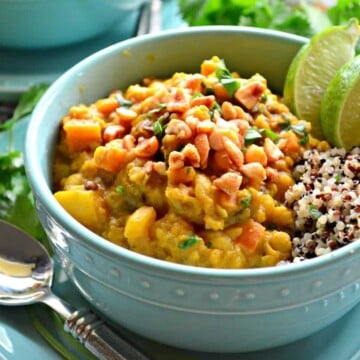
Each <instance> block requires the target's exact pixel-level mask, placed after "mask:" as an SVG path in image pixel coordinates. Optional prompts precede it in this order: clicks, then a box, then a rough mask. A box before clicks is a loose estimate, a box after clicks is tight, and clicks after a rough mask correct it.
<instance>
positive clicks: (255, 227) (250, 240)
mask: <svg viewBox="0 0 360 360" xmlns="http://www.w3.org/2000/svg"><path fill="white" fill-rule="evenodd" d="M264 235H265V228H264V227H263V226H262V225H261V224H260V223H258V222H256V221H254V220H252V219H249V220H247V221H246V222H245V223H244V224H243V226H242V233H241V235H240V236H239V237H238V238H237V239H236V242H237V243H239V244H240V245H241V246H242V247H244V248H245V249H246V250H247V251H249V252H250V253H253V252H254V251H255V249H256V247H257V245H258V244H259V242H260V241H261V240H262V239H263V238H264Z"/></svg>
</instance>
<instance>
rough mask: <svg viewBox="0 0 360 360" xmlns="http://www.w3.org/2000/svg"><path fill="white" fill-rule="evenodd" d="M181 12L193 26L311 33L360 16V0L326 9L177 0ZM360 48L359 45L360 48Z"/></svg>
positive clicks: (276, 2) (273, 1)
mask: <svg viewBox="0 0 360 360" xmlns="http://www.w3.org/2000/svg"><path fill="white" fill-rule="evenodd" d="M178 3H179V9H180V13H181V15H182V17H183V19H184V20H185V21H186V22H187V23H188V24H189V25H190V26H198V25H246V26H253V27H260V28H268V29H276V30H280V31H285V32H290V33H293V34H297V35H302V36H306V37H312V36H313V35H315V34H317V33H319V32H320V31H322V30H324V29H325V28H327V27H329V26H332V25H339V24H344V23H346V22H347V21H348V20H349V19H351V18H353V17H355V18H358V19H360V3H359V1H358V0H339V1H337V2H336V4H334V5H333V6H331V7H329V8H328V9H327V10H325V9H321V8H320V7H319V6H318V5H316V4H309V3H308V2H306V1H300V2H298V3H297V5H294V4H290V2H286V1H282V0H261V1H258V0H247V1H233V0H231V1H230V0H207V1H204V0H178ZM359 50H360V49H359Z"/></svg>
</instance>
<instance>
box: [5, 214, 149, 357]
mask: <svg viewBox="0 0 360 360" xmlns="http://www.w3.org/2000/svg"><path fill="white" fill-rule="evenodd" d="M53 275H54V267H53V261H52V259H51V258H50V256H49V254H48V252H47V251H46V249H45V248H44V247H43V246H42V245H41V244H40V243H39V242H38V241H36V240H35V239H34V238H32V237H31V236H29V235H28V234H26V233H25V232H23V231H22V230H20V229H19V228H17V227H15V226H13V225H11V224H9V223H7V222H4V221H0V305H29V304H35V303H38V302H42V303H45V304H47V305H48V306H50V307H51V308H52V309H53V310H55V311H56V312H57V313H59V314H60V316H61V317H62V318H63V319H64V320H65V326H64V327H65V330H66V331H67V332H69V333H71V334H72V336H73V337H74V338H75V339H77V340H78V341H80V342H81V343H83V344H84V346H85V347H86V348H87V349H88V350H89V351H90V352H91V353H92V354H94V355H95V356H96V357H98V358H99V359H106V360H107V359H112V360H116V359H121V360H125V359H128V360H146V359H148V357H146V356H145V355H144V354H142V353H141V352H140V351H139V350H138V349H136V348H135V347H133V346H132V345H131V344H130V343H129V342H127V341H126V340H124V339H122V338H120V337H119V336H118V335H117V334H115V333H114V332H113V331H112V330H111V329H110V328H109V327H108V326H107V325H106V324H105V323H104V321H102V320H101V319H100V318H99V317H98V316H97V315H95V314H94V313H93V312H92V311H91V310H89V309H82V310H75V309H74V308H73V307H72V306H70V305H69V304H68V303H66V302H65V301H64V300H62V299H60V298H59V297H57V296H56V295H54V294H53V293H52V292H51V285H52V280H53Z"/></svg>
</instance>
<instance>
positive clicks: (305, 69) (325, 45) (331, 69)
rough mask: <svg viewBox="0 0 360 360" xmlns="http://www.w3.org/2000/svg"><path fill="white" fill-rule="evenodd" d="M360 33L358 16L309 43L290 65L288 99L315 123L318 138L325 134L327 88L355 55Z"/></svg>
mask: <svg viewBox="0 0 360 360" xmlns="http://www.w3.org/2000/svg"><path fill="white" fill-rule="evenodd" d="M359 36H360V27H359V23H358V20H357V19H351V20H350V21H349V23H348V24H346V25H341V26H332V27H330V28H327V29H326V30H324V31H322V32H321V33H319V34H318V35H316V36H314V37H313V38H312V39H311V40H310V41H309V42H308V43H307V44H305V45H304V46H303V47H302V49H301V50H300V51H299V53H298V54H297V56H296V57H295V58H294V60H293V62H292V63H291V65H290V68H289V70H288V73H287V77H286V79H285V85H284V102H285V104H286V105H288V106H289V108H290V110H291V111H292V112H293V113H294V114H295V115H297V116H298V117H299V118H301V119H304V120H307V121H309V122H310V123H311V125H312V134H313V135H314V136H315V137H317V138H320V139H321V138H323V137H324V135H323V133H322V130H321V125H320V106H321V101H322V98H323V95H324V93H325V90H326V88H327V86H328V84H329V82H330V81H331V79H332V78H333V76H334V75H335V74H336V72H337V71H338V70H339V69H340V67H341V66H343V65H344V64H345V63H346V62H348V61H349V60H351V59H352V58H353V57H354V56H355V46H356V43H357V40H358V39H359Z"/></svg>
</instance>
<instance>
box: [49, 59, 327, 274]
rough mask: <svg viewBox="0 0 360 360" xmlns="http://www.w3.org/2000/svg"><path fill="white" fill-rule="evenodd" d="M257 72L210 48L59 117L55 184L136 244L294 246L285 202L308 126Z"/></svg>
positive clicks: (230, 257)
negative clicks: (243, 72) (248, 73)
mask: <svg viewBox="0 0 360 360" xmlns="http://www.w3.org/2000/svg"><path fill="white" fill-rule="evenodd" d="M310 130H311V129H310V125H309V123H307V122H305V121H303V120H299V119H297V118H296V117H295V116H294V115H293V114H291V113H290V112H289V110H288V108H287V107H286V106H285V105H284V104H283V103H282V102H281V99H280V98H279V97H278V96H276V95H274V94H272V93H271V91H270V90H269V89H268V87H267V83H266V80H265V79H264V78H263V77H262V76H261V75H259V74H255V75H253V76H252V77H251V78H246V79H245V78H242V77H241V76H240V75H239V74H237V73H233V72H230V71H229V70H228V69H227V68H226V66H225V63H224V61H223V60H221V59H219V58H218V57H213V58H211V59H209V60H205V61H203V62H202V64H201V68H200V71H199V73H195V74H186V73H181V72H179V73H175V74H174V75H173V76H172V77H171V78H169V79H165V80H164V79H157V78H150V77H149V78H145V79H144V80H143V82H142V84H141V85H140V84H135V85H131V86H129V87H128V88H127V89H126V90H125V91H121V90H115V91H113V92H112V93H111V94H110V95H109V96H108V97H106V98H103V99H99V100H97V101H96V102H95V103H93V104H91V105H89V106H87V105H84V104H79V105H76V106H73V107H72V108H71V109H70V110H69V112H68V114H67V115H66V116H64V118H63V119H62V122H61V132H60V133H61V135H60V140H59V143H58V145H57V149H56V157H55V162H54V169H53V170H54V193H55V198H56V199H57V200H58V202H59V203H60V204H61V205H62V206H63V207H64V208H65V209H66V210H67V211H68V212H69V213H70V214H71V215H72V216H73V217H74V218H76V219H77V220H78V221H79V222H80V223H82V224H83V225H85V226H86V227H87V228H89V229H91V230H92V231H94V232H96V233H97V234H99V235H101V236H102V237H104V238H105V239H107V240H109V241H111V242H113V243H115V244H118V245H120V246H122V247H125V248H128V249H131V250H133V251H136V252H139V253H142V254H145V255H148V256H151V257H155V258H159V259H163V260H167V261H172V262H176V263H181V264H188V265H194V266H203V267H215V268H249V267H261V266H272V265H276V264H277V263H278V262H279V261H281V260H289V259H290V257H291V250H292V243H291V234H292V231H293V226H294V216H293V215H294V214H293V211H292V209H291V208H287V207H286V206H285V202H284V194H285V192H286V190H287V189H288V188H289V187H290V186H291V185H293V184H294V179H293V176H292V170H293V168H294V166H295V164H296V163H297V162H298V161H299V160H300V159H301V157H302V155H303V153H304V151H305V150H306V149H309V148H318V149H320V150H326V149H327V148H328V144H327V143H326V142H324V141H319V140H316V139H314V138H313V137H312V136H311V135H310Z"/></svg>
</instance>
